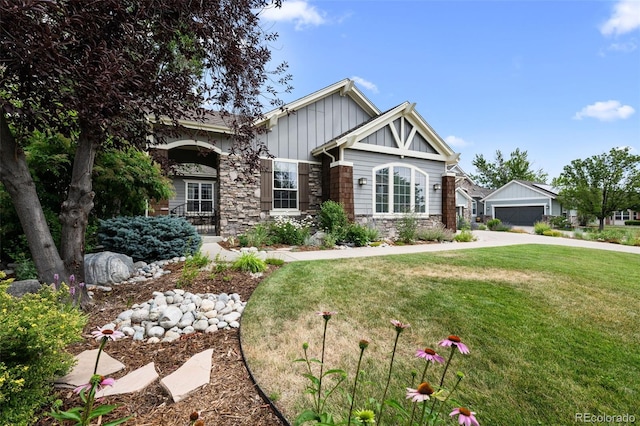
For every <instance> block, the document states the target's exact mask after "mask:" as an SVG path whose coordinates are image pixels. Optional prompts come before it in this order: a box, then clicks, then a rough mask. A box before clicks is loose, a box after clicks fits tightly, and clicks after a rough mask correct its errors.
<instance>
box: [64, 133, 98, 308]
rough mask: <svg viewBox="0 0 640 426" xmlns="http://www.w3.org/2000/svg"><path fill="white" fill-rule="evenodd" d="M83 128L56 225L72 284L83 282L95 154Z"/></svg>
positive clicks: (83, 298) (82, 296)
mask: <svg viewBox="0 0 640 426" xmlns="http://www.w3.org/2000/svg"><path fill="white" fill-rule="evenodd" d="M85 129H86V127H85V126H82V125H81V127H80V135H79V138H78V147H77V148H76V155H75V159H74V161H73V171H72V173H71V185H70V186H69V193H68V195H67V199H66V200H65V201H64V202H63V203H62V208H61V210H60V222H61V224H62V233H61V242H60V256H61V257H62V260H63V262H64V265H65V268H66V270H67V271H68V272H69V273H70V274H74V275H75V277H76V282H78V283H82V282H84V247H85V232H86V230H87V225H88V223H89V213H90V212H91V210H92V209H93V197H94V196H95V193H94V192H93V191H92V184H91V177H92V173H93V165H94V160H95V157H96V152H97V148H98V147H97V145H96V144H95V143H93V142H92V141H91V138H90V137H89V134H88V132H86V130H85ZM77 297H78V298H79V301H80V305H81V306H82V307H83V308H84V307H86V306H87V304H88V303H89V300H90V299H89V295H88V293H87V288H86V286H82V287H81V292H80V293H79V294H78V295H77Z"/></svg>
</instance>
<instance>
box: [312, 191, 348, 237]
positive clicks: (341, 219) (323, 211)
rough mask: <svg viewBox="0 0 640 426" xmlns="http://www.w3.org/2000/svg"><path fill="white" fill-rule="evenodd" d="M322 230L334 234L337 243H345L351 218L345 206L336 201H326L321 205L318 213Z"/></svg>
mask: <svg viewBox="0 0 640 426" xmlns="http://www.w3.org/2000/svg"><path fill="white" fill-rule="evenodd" d="M318 222H319V225H320V229H322V230H323V231H324V232H326V233H329V234H332V235H333V236H334V237H336V240H337V241H343V240H344V239H345V237H346V236H347V230H348V226H349V218H348V217H347V213H346V212H345V211H344V206H343V205H342V204H341V203H338V202H336V201H332V200H329V201H325V202H324V203H322V204H321V205H320V213H318Z"/></svg>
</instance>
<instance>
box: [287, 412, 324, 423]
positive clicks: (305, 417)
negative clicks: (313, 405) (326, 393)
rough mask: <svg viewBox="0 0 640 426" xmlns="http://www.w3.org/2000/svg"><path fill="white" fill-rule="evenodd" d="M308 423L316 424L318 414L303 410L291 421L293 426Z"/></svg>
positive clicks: (318, 419) (318, 417)
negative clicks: (313, 422)
mask: <svg viewBox="0 0 640 426" xmlns="http://www.w3.org/2000/svg"><path fill="white" fill-rule="evenodd" d="M310 421H316V422H318V421H320V416H318V414H317V413H316V412H315V411H313V410H304V411H303V412H302V413H300V414H299V415H298V417H296V419H295V420H294V421H293V426H300V425H302V424H304V423H306V422H310Z"/></svg>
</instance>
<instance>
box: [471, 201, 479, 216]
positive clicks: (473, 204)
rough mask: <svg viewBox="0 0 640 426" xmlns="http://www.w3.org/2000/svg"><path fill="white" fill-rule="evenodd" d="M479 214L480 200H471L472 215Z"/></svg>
mask: <svg viewBox="0 0 640 426" xmlns="http://www.w3.org/2000/svg"><path fill="white" fill-rule="evenodd" d="M477 214H478V202H477V201H475V200H474V201H472V202H471V215H472V216H476V215H477Z"/></svg>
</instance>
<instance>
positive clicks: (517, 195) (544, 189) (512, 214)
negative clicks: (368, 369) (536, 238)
mask: <svg viewBox="0 0 640 426" xmlns="http://www.w3.org/2000/svg"><path fill="white" fill-rule="evenodd" d="M557 195H558V194H557V192H556V190H555V189H554V188H552V187H551V186H549V185H545V184H543V183H535V182H528V181H522V180H512V181H511V182H509V183H507V184H506V185H504V186H503V187H501V188H498V189H497V190H495V191H494V192H492V193H491V194H489V195H487V196H486V197H485V198H483V199H482V202H484V207H485V212H484V214H485V215H486V216H489V217H494V218H496V219H500V220H501V221H502V222H505V223H508V224H510V225H514V226H533V224H534V223H536V222H538V221H541V220H544V219H545V218H546V217H548V216H559V215H561V214H562V206H560V203H559V202H558V201H557V200H556V196H557Z"/></svg>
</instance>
